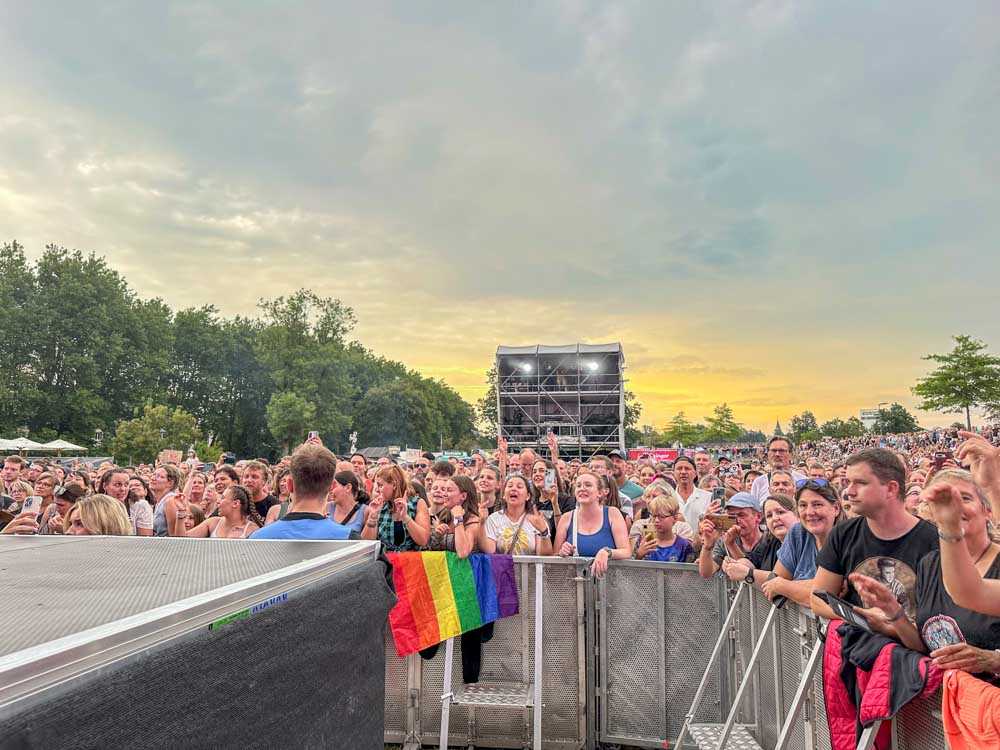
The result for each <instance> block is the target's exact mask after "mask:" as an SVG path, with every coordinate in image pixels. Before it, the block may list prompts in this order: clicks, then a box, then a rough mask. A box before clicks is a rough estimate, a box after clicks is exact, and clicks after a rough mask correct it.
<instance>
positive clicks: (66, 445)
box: [41, 439, 87, 451]
mask: <svg viewBox="0 0 1000 750" xmlns="http://www.w3.org/2000/svg"><path fill="white" fill-rule="evenodd" d="M41 449H42V450H48V451H85V450H87V449H86V448H84V447H83V446H82V445H74V444H73V443H71V442H69V441H68V440H62V439H60V440H52V441H50V442H48V443H44V444H43V445H42V446H41Z"/></svg>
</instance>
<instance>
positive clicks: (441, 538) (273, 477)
mask: <svg viewBox="0 0 1000 750" xmlns="http://www.w3.org/2000/svg"><path fill="white" fill-rule="evenodd" d="M997 437H998V436H997V434H996V433H995V432H994V431H992V430H986V431H983V432H982V433H978V434H977V433H966V432H958V431H956V430H934V431H926V432H920V433H913V434H907V435H866V436H864V437H862V438H851V439H845V440H839V441H838V440H829V439H828V440H824V441H822V442H817V443H808V444H804V445H801V446H798V447H796V446H795V445H793V443H792V441H791V440H790V439H789V438H786V437H780V436H778V437H773V438H771V440H770V441H769V442H768V443H767V444H766V445H764V446H760V447H758V448H754V449H753V450H740V451H721V452H719V451H714V452H713V451H707V450H694V451H684V452H682V454H681V455H679V456H678V457H677V458H676V459H675V460H674V461H672V462H665V461H661V462H657V461H653V460H652V459H649V458H639V459H638V460H629V459H628V457H627V456H626V455H625V454H624V453H623V452H621V451H619V450H611V451H608V452H607V453H606V454H602V455H595V456H592V457H590V458H589V459H587V460H581V459H579V458H563V457H561V456H560V455H559V445H558V442H557V441H556V439H555V437H554V436H552V435H549V436H548V440H547V445H546V446H545V447H544V448H542V447H539V450H538V451H535V450H531V449H528V450H523V451H521V452H520V453H517V454H510V453H509V452H508V450H507V445H506V443H505V441H503V440H502V439H501V440H500V441H499V445H498V447H497V449H496V450H495V451H491V452H490V453H489V454H487V453H486V452H477V453H476V454H474V455H473V457H472V459H471V460H470V461H468V462H466V461H462V460H459V459H457V458H451V459H439V458H436V457H435V456H434V454H432V453H425V454H423V455H422V456H420V457H419V458H418V459H417V460H415V461H412V462H410V463H407V464H400V463H397V462H396V461H394V460H393V459H392V458H390V457H384V458H380V459H378V461H376V462H374V463H370V462H369V461H368V460H367V459H366V458H365V456H364V455H362V454H360V453H356V454H354V455H351V456H343V457H337V456H334V455H333V454H332V453H330V452H329V451H328V450H326V449H325V448H324V447H323V445H322V442H321V440H320V438H318V437H312V438H310V440H309V441H307V442H306V443H305V444H304V445H303V446H301V447H300V448H299V449H298V450H296V451H295V453H294V454H292V455H291V456H286V457H284V458H282V459H281V460H280V461H279V462H277V463H276V464H273V465H272V464H269V463H268V462H266V461H262V460H240V461H235V462H234V463H225V462H222V461H220V462H219V463H218V464H214V465H206V464H204V463H202V462H201V461H199V460H198V458H197V457H196V456H195V455H194V454H193V452H192V453H189V455H188V458H187V460H183V461H180V462H179V463H176V464H174V463H163V464H160V463H156V464H153V465H145V464H143V465H138V466H117V465H113V464H110V463H105V464H102V465H100V466H96V467H90V466H87V465H84V464H81V465H80V466H76V467H65V466H62V465H60V464H58V463H55V462H51V461H45V460H31V461H29V460H27V459H25V458H23V457H21V456H18V455H13V456H8V457H7V458H6V460H5V461H4V464H3V470H2V483H3V487H2V490H3V493H2V496H0V506H2V514H3V515H2V517H0V522H2V523H3V524H4V528H3V531H2V533H4V534H22V535H23V534H80V535H83V534H96V535H108V534H116V535H117V534H129V535H139V536H150V537H213V538H227V539H231V538H236V539H239V538H251V539H347V538H361V539H370V540H378V541H380V542H381V544H382V547H383V548H384V549H385V550H387V551H407V550H449V551H453V552H456V553H457V554H458V555H459V556H462V557H465V556H468V555H469V554H471V553H472V552H475V551H481V552H486V553H505V554H516V555H562V556H576V557H584V558H590V559H591V560H592V562H591V567H592V570H593V573H594V574H595V575H598V576H600V575H603V574H604V573H605V571H606V570H607V568H608V565H609V564H610V563H611V562H612V561H614V560H627V559H639V560H645V561H648V562H651V563H657V562H665V563H676V562H693V563H696V564H697V567H698V570H699V572H700V573H701V575H702V576H705V577H710V576H715V575H723V576H728V577H729V578H730V579H732V580H734V581H746V582H747V583H749V584H752V585H754V586H757V587H759V588H761V589H762V590H763V592H764V594H765V595H766V596H768V597H769V598H771V599H773V600H777V598H778V597H783V598H787V599H791V600H794V601H797V602H799V603H800V604H802V605H804V606H807V607H812V608H813V609H814V611H816V612H817V613H818V614H821V615H824V616H826V617H830V618H832V617H834V613H833V610H831V608H830V606H831V605H830V601H829V600H828V599H825V598H822V597H823V596H824V592H825V594H829V595H832V596H833V597H838V598H842V599H844V600H845V601H847V602H848V603H849V604H851V605H853V606H855V607H856V608H857V611H858V612H859V613H860V614H861V615H862V616H863V617H864V618H865V619H866V621H867V622H868V623H869V625H870V627H871V629H872V630H874V631H877V632H879V633H883V634H885V635H888V636H890V637H891V638H893V639H896V640H898V641H900V642H902V643H904V644H906V645H907V646H909V647H910V648H912V649H915V650H918V651H923V652H926V653H930V655H931V656H932V657H933V658H934V659H935V661H936V662H937V663H939V664H940V665H942V666H945V667H954V668H959V669H965V670H967V671H969V672H973V673H975V674H977V675H981V676H983V677H984V678H986V679H990V680H993V679H995V677H996V675H998V674H1000V651H998V649H1000V605H998V604H997V602H1000V597H997V596H996V592H997V590H998V588H1000V583H998V582H1000V555H998V552H1000V545H998V544H997V543H996V524H997V522H998V520H1000V450H998V449H997V448H996V447H995V445H994V442H995V441H996V439H997ZM817 593H819V594H820V596H817V595H816V594H817Z"/></svg>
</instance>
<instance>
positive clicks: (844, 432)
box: [819, 417, 865, 439]
mask: <svg viewBox="0 0 1000 750" xmlns="http://www.w3.org/2000/svg"><path fill="white" fill-rule="evenodd" d="M819 431H820V434H822V435H825V436H826V437H832V438H838V439H840V438H851V437H859V436H860V435H863V434H864V433H865V426H864V425H863V424H862V423H861V420H860V419H858V418H857V417H851V418H850V419H848V420H847V421H846V422H845V421H844V420H843V419H840V418H839V417H834V418H833V419H831V420H830V421H828V422H824V423H823V424H822V425H820V428H819Z"/></svg>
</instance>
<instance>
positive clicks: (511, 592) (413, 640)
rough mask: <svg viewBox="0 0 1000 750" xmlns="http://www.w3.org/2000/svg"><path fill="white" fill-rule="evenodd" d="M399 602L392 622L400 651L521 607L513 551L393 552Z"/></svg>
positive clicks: (416, 648) (403, 653)
mask: <svg viewBox="0 0 1000 750" xmlns="http://www.w3.org/2000/svg"><path fill="white" fill-rule="evenodd" d="M387 557H388V558H389V562H391V563H392V580H393V583H395V585H396V596H397V597H398V601H397V602H396V606H395V607H393V608H392V610H391V611H390V612H389V627H391V628H392V638H393V640H394V641H395V642H396V653H398V654H399V655H400V656H408V655H409V654H412V653H414V652H416V651H420V650H422V649H425V648H427V647H428V646H433V645H434V644H435V643H441V642H442V641H446V640H448V639H449V638H454V637H455V636H456V635H461V634H462V633H465V632H467V631H469V630H475V629H476V628H478V627H481V626H483V625H485V624H487V623H490V622H493V621H494V620H498V619H500V618H501V617H509V616H510V615H516V614H517V612H518V599H517V579H516V578H515V576H514V559H513V558H512V557H511V556H510V555H482V554H478V553H477V554H473V555H470V556H469V557H468V558H466V559H465V560H463V559H461V558H460V557H459V556H458V555H456V554H455V553H454V552H390V553H389V554H388V555H387Z"/></svg>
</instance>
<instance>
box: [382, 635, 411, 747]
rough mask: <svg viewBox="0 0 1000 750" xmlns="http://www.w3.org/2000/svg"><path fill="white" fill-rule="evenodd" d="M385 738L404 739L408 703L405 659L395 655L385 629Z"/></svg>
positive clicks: (394, 647)
mask: <svg viewBox="0 0 1000 750" xmlns="http://www.w3.org/2000/svg"><path fill="white" fill-rule="evenodd" d="M385 632H386V638H385V737H386V740H387V741H392V742H402V741H403V740H404V739H405V738H406V706H407V704H408V702H409V684H408V681H407V678H408V674H407V664H406V659H404V658H402V657H400V656H399V655H398V654H397V653H396V646H395V644H394V643H393V641H392V633H391V632H390V630H389V628H386V629H385Z"/></svg>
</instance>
